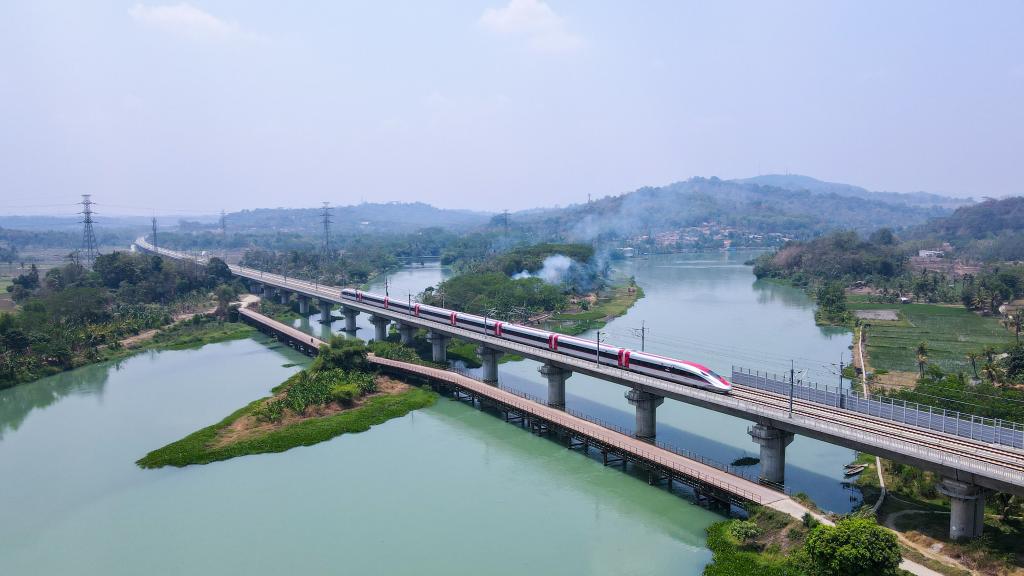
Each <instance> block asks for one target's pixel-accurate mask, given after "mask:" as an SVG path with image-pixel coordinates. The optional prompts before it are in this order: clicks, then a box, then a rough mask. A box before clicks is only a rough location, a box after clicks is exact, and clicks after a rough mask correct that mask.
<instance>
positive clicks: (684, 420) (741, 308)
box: [297, 252, 860, 512]
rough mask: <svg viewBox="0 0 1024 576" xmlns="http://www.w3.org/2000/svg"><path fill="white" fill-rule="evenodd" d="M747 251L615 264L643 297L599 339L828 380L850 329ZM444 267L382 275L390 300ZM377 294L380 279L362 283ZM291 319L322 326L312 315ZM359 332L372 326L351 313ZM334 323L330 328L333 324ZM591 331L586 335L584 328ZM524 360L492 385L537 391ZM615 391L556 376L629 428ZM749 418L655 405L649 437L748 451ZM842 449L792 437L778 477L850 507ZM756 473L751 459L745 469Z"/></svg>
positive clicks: (827, 503)
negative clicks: (763, 271)
mask: <svg viewBox="0 0 1024 576" xmlns="http://www.w3.org/2000/svg"><path fill="white" fill-rule="evenodd" d="M756 255H757V253H756V252H712V253H702V254H668V255H659V256H651V257H649V258H638V259H632V260H628V261H624V262H621V263H619V265H618V269H619V272H620V273H621V274H623V275H626V276H634V277H635V278H636V280H637V283H638V284H639V285H640V286H641V287H642V288H643V289H644V293H645V297H644V298H642V299H641V300H640V301H638V302H637V304H636V305H635V306H633V307H632V308H631V309H630V310H629V311H628V312H627V313H626V314H625V315H624V316H622V317H620V318H617V319H615V320H613V321H612V322H610V323H608V325H607V326H605V328H603V329H602V336H601V339H602V340H606V341H610V342H613V343H615V344H617V345H620V346H626V347H632V348H640V347H641V341H640V338H639V333H638V331H637V329H639V328H641V327H645V328H646V329H647V330H648V331H647V336H646V339H645V342H644V345H645V346H646V349H647V350H649V351H652V352H655V353H658V354H663V355H666V356H672V357H674V358H683V359H687V360H694V361H697V362H701V363H703V364H706V365H708V366H710V367H711V368H713V369H714V370H716V371H718V372H720V373H722V374H729V373H730V371H731V369H732V367H733V366H734V365H735V366H742V367H745V368H750V369H757V370H762V371H764V370H771V371H777V372H778V373H779V374H782V373H783V372H788V370H789V369H790V365H791V361H792V362H793V365H795V367H796V369H797V370H799V371H802V376H801V377H802V378H804V379H807V380H812V381H818V382H822V383H829V384H832V385H835V384H837V383H838V382H839V376H838V364H839V362H840V361H841V360H842V361H844V362H847V363H848V362H849V361H850V350H849V346H850V340H851V336H850V333H849V332H848V331H846V330H842V329H835V328H821V327H818V326H816V325H815V324H814V303H813V302H812V301H811V300H810V299H809V298H808V297H807V295H806V294H805V293H804V292H803V291H801V290H797V289H795V288H791V287H788V286H783V285H780V284H775V283H770V282H758V281H756V280H755V278H754V275H753V274H752V273H751V267H750V266H746V265H744V262H746V261H747V260H749V259H751V258H753V257H754V256H756ZM444 276H445V271H443V270H442V269H440V268H438V267H437V266H436V265H435V266H429V265H428V266H426V267H416V268H409V269H406V270H404V271H402V272H400V273H399V274H396V275H394V276H392V277H391V278H389V288H390V294H391V296H392V297H394V298H398V297H404V296H406V295H407V294H409V293H411V294H413V295H415V294H416V293H418V292H420V291H422V289H423V288H425V287H426V286H429V285H433V284H436V283H437V282H439V281H441V279H443V278H444ZM371 289H373V290H375V291H381V292H382V291H383V290H384V286H383V284H382V283H381V284H380V285H375V286H372V287H371ZM297 325H299V326H302V327H305V328H306V329H309V330H312V331H314V332H316V331H322V330H323V329H324V327H321V326H320V325H319V324H318V323H317V322H316V321H315V318H313V319H312V320H311V321H308V322H300V323H298V324H297ZM359 326H360V332H359V335H360V336H361V337H364V338H365V337H370V336H372V334H373V329H372V327H371V326H370V324H369V322H368V321H367V318H366V315H365V314H363V315H360V316H359ZM342 327H343V323H342V322H340V321H339V322H335V323H334V326H333V330H335V331H337V330H341V329H342ZM588 336H589V337H590V338H594V333H593V332H591V333H590V334H588ZM538 367H539V365H538V364H537V363H536V362H532V361H528V360H527V361H522V362H513V363H506V364H502V365H501V367H500V368H499V379H500V381H501V384H502V385H504V386H508V387H511V388H516V389H519V390H522V391H525V392H529V393H531V394H534V395H536V396H540V397H545V396H546V394H547V393H546V391H545V386H546V385H545V383H544V382H545V381H544V380H543V379H542V378H541V377H540V375H539V374H538V373H537V368H538ZM624 393H625V390H624V389H623V388H622V387H621V386H618V385H616V384H609V383H607V382H604V381H602V380H599V379H596V378H590V377H587V376H583V375H580V374H575V375H573V376H572V377H571V378H570V379H569V380H568V382H567V383H566V404H567V405H568V406H570V407H571V408H574V409H577V410H580V411H582V412H584V413H586V414H589V415H592V416H595V417H598V418H601V419H602V420H605V421H608V422H612V423H614V424H616V425H619V426H622V427H626V428H629V429H632V428H633V426H634V422H635V416H634V413H633V408H632V407H631V406H630V405H629V404H628V403H627V402H626V399H625V398H624V397H623V394H624ZM748 426H750V423H749V422H747V421H744V420H740V419H738V418H733V417H730V416H725V415H722V414H717V413H715V412H711V411H709V410H704V409H701V408H696V407H692V406H688V405H686V404H682V403H679V402H674V401H666V402H665V404H663V405H662V406H661V407H660V408H659V409H658V438H659V440H662V441H664V442H667V443H670V444H672V445H675V446H678V447H681V448H685V449H688V450H692V451H694V452H696V453H698V454H701V455H703V456H705V457H710V458H714V459H716V460H718V461H720V462H724V463H731V462H732V461H734V460H736V459H737V458H740V457H743V456H755V457H756V456H757V455H758V453H757V450H758V447H757V445H755V444H754V443H753V442H751V440H750V437H749V436H748V435H747V427H748ZM853 457H854V452H853V451H852V450H847V449H844V448H840V447H838V446H833V445H831V444H827V443H824V442H820V441H818V440H813V439H810V438H802V437H797V438H796V440H794V442H793V443H792V444H790V446H789V448H788V449H787V458H786V483H787V485H789V486H790V488H791V489H792V490H793V491H795V492H805V493H807V494H808V495H810V496H811V497H812V498H813V499H814V501H815V502H816V503H817V504H818V505H819V506H821V507H823V508H825V509H828V510H834V511H838V512H847V511H849V510H851V509H852V508H853V507H854V506H855V505H856V504H858V503H859V501H860V495H859V493H858V492H857V491H856V490H852V489H850V487H849V485H848V484H847V483H846V482H845V480H844V477H843V472H844V470H843V465H845V464H847V463H849V462H850V461H851V460H852V459H853ZM751 472H752V473H756V472H757V468H756V466H755V467H753V468H751Z"/></svg>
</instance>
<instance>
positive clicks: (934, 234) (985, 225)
mask: <svg viewBox="0 0 1024 576" xmlns="http://www.w3.org/2000/svg"><path fill="white" fill-rule="evenodd" d="M1022 222H1024V198H1021V197H1010V198H1003V199H1001V200H985V201H983V202H979V203H977V204H972V205H969V206H963V207H961V208H958V209H957V210H956V211H955V212H953V214H951V215H949V216H947V217H944V218H936V219H934V220H932V221H930V222H928V224H926V225H923V226H921V227H919V228H917V229H916V230H913V231H912V235H913V236H914V237H916V238H920V239H930V240H932V241H933V242H935V243H937V242H938V241H940V240H941V241H945V242H949V243H950V244H952V245H953V246H954V247H956V249H957V251H958V253H961V254H963V255H966V256H968V257H970V258H972V259H976V260H985V261H993V260H1022V259H1024V234H1022V233H1021V232H1022Z"/></svg>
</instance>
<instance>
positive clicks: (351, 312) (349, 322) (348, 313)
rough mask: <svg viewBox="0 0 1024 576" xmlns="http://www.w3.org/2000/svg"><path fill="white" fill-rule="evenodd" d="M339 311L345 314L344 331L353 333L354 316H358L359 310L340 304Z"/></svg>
mask: <svg viewBox="0 0 1024 576" xmlns="http://www.w3.org/2000/svg"><path fill="white" fill-rule="evenodd" d="M341 311H342V312H343V313H344V314H345V332H349V333H352V334H355V333H356V316H359V310H356V309H355V308H349V307H348V306H342V308H341Z"/></svg>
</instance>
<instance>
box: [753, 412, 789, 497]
mask: <svg viewBox="0 0 1024 576" xmlns="http://www.w3.org/2000/svg"><path fill="white" fill-rule="evenodd" d="M747 433H748V434H750V437H751V438H752V439H753V440H754V442H756V443H757V444H759V445H760V446H761V480H765V481H767V482H771V483H774V484H783V483H784V482H785V480H786V446H789V443H790V442H792V441H793V433H792V432H786V431H785V430H781V429H779V428H774V427H772V426H771V425H769V424H755V425H754V426H752V427H750V428H749V429H747Z"/></svg>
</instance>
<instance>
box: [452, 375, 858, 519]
mask: <svg viewBox="0 0 1024 576" xmlns="http://www.w3.org/2000/svg"><path fill="white" fill-rule="evenodd" d="M465 371H466V372H469V373H471V374H473V375H474V376H475V377H480V376H481V371H480V370H479V369H466V370H465ZM499 373H500V383H501V386H503V387H505V388H508V389H511V390H515V391H518V392H524V393H526V394H529V395H532V396H535V397H538V398H546V397H547V384H546V383H543V382H538V381H534V380H532V379H530V378H524V377H522V376H519V375H516V374H509V373H508V371H506V372H505V373H501V371H500V369H499ZM623 391H625V388H623ZM565 402H566V406H567V407H568V408H572V409H573V410H576V411H578V412H580V413H582V414H585V415H586V416H587V417H590V418H596V419H598V420H601V421H603V422H607V423H609V424H613V425H615V426H618V427H620V428H622V429H625V430H629V431H632V430H633V429H634V428H635V425H636V416H635V413H634V412H633V411H632V410H631V409H629V406H628V404H626V402H625V400H623V401H622V402H623V408H621V409H620V408H616V407H613V406H609V405H608V404H605V403H602V402H599V401H596V400H594V399H592V398H588V397H586V396H581V395H578V394H573V393H572V392H570V391H569V390H566V396H565ZM735 421H736V425H738V426H746V425H747V423H746V422H745V421H743V420H740V419H735ZM804 440H805V441H810V442H813V441H814V440H811V439H804ZM658 441H659V442H663V443H665V444H667V445H669V446H671V447H674V448H677V449H682V450H687V451H689V452H691V453H693V454H697V455H699V456H702V457H704V458H709V459H711V460H715V461H717V462H718V463H720V464H724V465H728V464H731V463H732V462H733V460H734V459H735V458H736V457H737V455H738V454H737V453H738V452H740V453H742V452H745V453H746V454H747V455H753V456H755V457H756V456H757V454H758V447H757V445H756V444H754V443H753V441H751V443H750V447H749V448H748V449H746V450H743V449H739V448H737V447H736V446H734V445H731V444H726V443H724V442H719V441H717V440H715V439H713V438H709V437H708V436H703V435H700V434H697V433H694V432H691V431H688V430H684V429H682V428H679V427H677V426H673V425H672V424H670V423H666V422H664V421H659V422H658ZM739 455H742V454H739ZM791 460H792V459H791ZM742 471H743V472H744V473H745V474H747V475H748V476H754V477H756V476H757V475H758V474H759V473H760V465H757V464H755V465H753V466H747V467H743V468H742ZM644 478H645V479H646V476H644ZM786 486H787V488H788V490H789V491H790V493H798V492H803V493H805V494H807V495H808V496H809V497H810V498H811V500H812V501H814V503H815V504H816V505H818V506H819V507H821V508H822V509H825V510H830V511H835V512H839V513H846V512H849V511H850V510H853V509H854V508H856V507H857V506H859V505H860V502H861V500H862V499H861V496H860V492H859V490H857V489H856V488H853V487H851V485H850V483H849V482H845V481H843V480H840V479H837V478H834V477H830V476H827V475H825V474H822V473H820V472H818V471H815V470H810V469H808V468H804V467H801V466H796V465H794V464H793V463H792V462H791V461H790V462H787V464H786Z"/></svg>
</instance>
